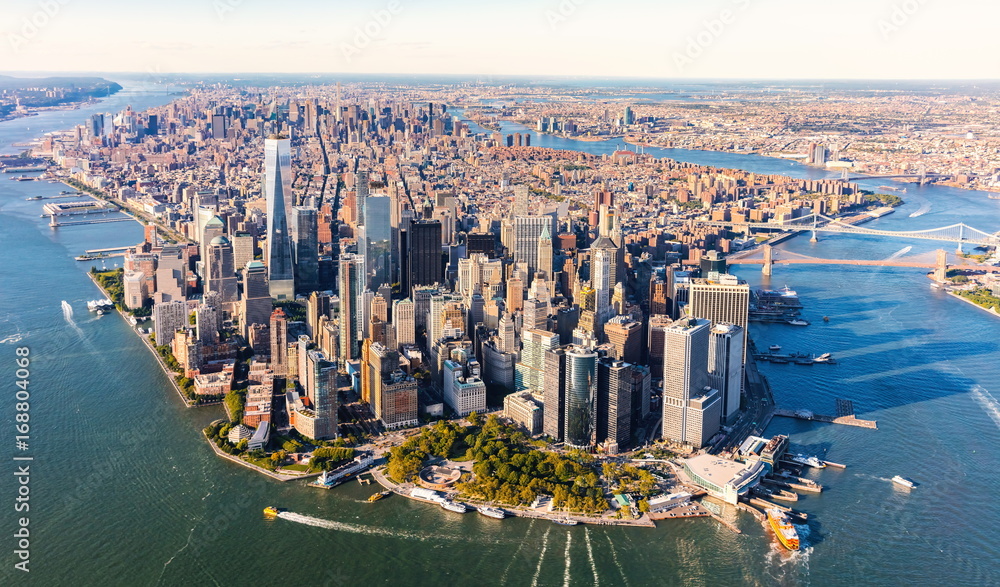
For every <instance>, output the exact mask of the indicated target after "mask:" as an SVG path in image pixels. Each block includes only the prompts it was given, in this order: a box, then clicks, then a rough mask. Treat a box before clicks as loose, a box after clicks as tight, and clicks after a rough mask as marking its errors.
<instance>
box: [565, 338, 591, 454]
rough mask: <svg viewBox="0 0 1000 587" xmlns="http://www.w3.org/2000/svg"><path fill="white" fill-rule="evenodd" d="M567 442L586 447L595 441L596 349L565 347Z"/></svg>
mask: <svg viewBox="0 0 1000 587" xmlns="http://www.w3.org/2000/svg"><path fill="white" fill-rule="evenodd" d="M565 373H566V410H565V411H566V416H565V426H566V434H565V436H566V445H567V446H571V447H575V448H587V447H590V446H592V445H593V444H594V432H595V426H594V416H595V415H596V410H595V407H596V406H595V400H596V398H597V353H595V352H594V351H592V350H590V349H586V348H580V347H573V348H572V349H570V350H567V351H566V371H565Z"/></svg>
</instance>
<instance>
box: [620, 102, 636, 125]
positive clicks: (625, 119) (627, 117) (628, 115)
mask: <svg viewBox="0 0 1000 587" xmlns="http://www.w3.org/2000/svg"><path fill="white" fill-rule="evenodd" d="M634 123H635V115H634V114H632V107H631V106H626V107H625V112H623V113H622V124H624V125H625V126H628V125H630V124H634Z"/></svg>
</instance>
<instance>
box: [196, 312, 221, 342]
mask: <svg viewBox="0 0 1000 587" xmlns="http://www.w3.org/2000/svg"><path fill="white" fill-rule="evenodd" d="M194 317H195V325H196V327H197V328H198V341H199V342H201V344H203V345H210V344H216V343H218V342H219V326H220V325H221V323H222V321H221V320H220V316H219V308H217V307H215V306H209V305H206V304H199V305H198V307H197V308H196V309H195V311H194Z"/></svg>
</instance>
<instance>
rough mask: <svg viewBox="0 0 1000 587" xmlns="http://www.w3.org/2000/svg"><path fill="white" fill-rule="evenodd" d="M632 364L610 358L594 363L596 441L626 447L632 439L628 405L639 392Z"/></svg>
mask: <svg viewBox="0 0 1000 587" xmlns="http://www.w3.org/2000/svg"><path fill="white" fill-rule="evenodd" d="M641 381H642V380H641V379H639V378H636V377H635V376H634V373H633V369H632V365H630V364H628V363H625V362H622V361H618V360H615V359H611V358H604V359H601V360H600V362H598V364H597V417H596V419H595V420H596V424H597V442H599V443H600V442H605V441H607V442H609V443H614V445H615V448H616V449H617V450H622V449H625V448H627V447H628V445H629V443H630V442H631V438H632V429H631V425H632V405H633V403H634V395H635V394H636V393H637V392H638V391H639V390H638V389H636V388H637V387H638V385H637V383H641Z"/></svg>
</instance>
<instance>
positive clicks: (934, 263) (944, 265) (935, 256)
mask: <svg viewBox="0 0 1000 587" xmlns="http://www.w3.org/2000/svg"><path fill="white" fill-rule="evenodd" d="M726 263H727V264H729V265H763V267H762V268H761V271H762V272H763V273H764V274H765V275H771V268H772V267H773V266H774V265H799V264H805V265H856V266H868V267H913V268H917V269H933V270H934V274H935V278H937V279H939V280H944V278H945V277H947V275H948V271H949V270H950V269H959V268H964V269H977V270H984V271H987V272H998V271H1000V268H998V267H989V266H985V265H979V264H976V263H974V262H971V261H968V260H967V259H963V258H961V257H958V258H956V259H955V260H954V261H952V260H951V259H949V257H948V253H947V252H946V251H944V250H941V249H938V250H937V251H934V252H931V253H921V254H919V255H912V256H909V257H904V256H899V255H892V256H890V257H888V258H885V259H820V258H818V257H810V256H809V255H803V254H800V253H794V252H792V251H787V250H784V249H775V248H773V247H772V246H771V245H764V246H763V247H761V248H759V249H751V250H749V251H744V252H740V253H736V254H734V255H730V256H728V257H726Z"/></svg>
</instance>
